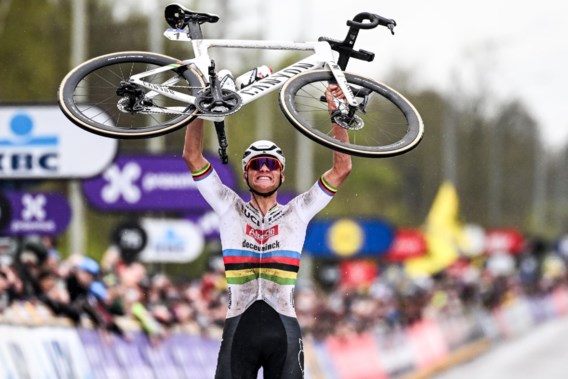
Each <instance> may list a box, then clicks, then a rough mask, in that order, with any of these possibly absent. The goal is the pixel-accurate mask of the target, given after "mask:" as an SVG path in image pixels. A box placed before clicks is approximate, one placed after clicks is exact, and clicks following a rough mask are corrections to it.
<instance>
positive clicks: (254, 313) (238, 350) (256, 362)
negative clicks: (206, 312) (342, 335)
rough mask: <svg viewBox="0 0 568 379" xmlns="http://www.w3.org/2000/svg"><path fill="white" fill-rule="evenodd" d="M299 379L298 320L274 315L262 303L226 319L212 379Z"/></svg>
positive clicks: (301, 367)
mask: <svg viewBox="0 0 568 379" xmlns="http://www.w3.org/2000/svg"><path fill="white" fill-rule="evenodd" d="M261 367H262V369H263V372H264V378H265V379H302V378H303V377H304V372H303V371H304V352H303V346H302V336H301V332H300V325H299V324H298V320H297V319H296V318H294V317H288V316H284V315H281V314H279V313H278V312H276V311H275V310H274V309H273V308H272V307H271V306H270V305H268V304H267V303H265V302H264V301H261V300H259V301H256V302H254V303H253V304H252V305H251V306H250V307H249V308H248V309H247V310H246V311H245V312H244V313H243V314H241V315H239V316H236V317H231V318H228V319H227V320H226V321H225V328H224V329H223V341H222V342H221V351H220V352H219V359H218V360H217V371H216V373H215V379H257V376H258V370H259V369H260V368H261Z"/></svg>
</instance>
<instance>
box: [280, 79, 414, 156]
mask: <svg viewBox="0 0 568 379" xmlns="http://www.w3.org/2000/svg"><path fill="white" fill-rule="evenodd" d="M345 77H346V80H347V83H348V84H349V86H350V88H351V89H352V91H353V93H354V95H355V97H356V99H357V100H359V101H362V100H363V98H362V95H361V94H362V93H364V92H365V91H367V92H368V91H370V92H369V93H370V95H369V96H368V98H367V100H368V102H367V106H366V108H365V112H362V110H361V109H358V110H357V112H356V115H357V116H359V117H361V119H362V120H363V121H364V123H365V126H364V127H363V128H362V129H361V130H350V131H349V141H350V142H349V143H343V142H341V141H338V140H336V139H335V138H334V137H333V136H331V120H330V116H329V113H328V110H327V102H326V101H324V100H323V99H322V98H321V96H323V95H324V92H325V89H326V88H327V86H328V85H329V84H330V83H333V82H334V81H335V80H334V76H333V74H332V72H331V71H330V70H326V69H321V70H313V71H307V72H304V73H301V74H299V75H296V76H294V77H293V78H292V79H290V80H289V81H287V82H286V83H285V84H284V86H283V87H282V90H281V91H280V96H279V105H280V108H281V110H282V112H283V113H284V115H285V116H286V118H287V119H288V120H289V121H290V122H291V123H292V125H293V126H294V127H295V128H296V129H297V130H298V131H300V132H301V133H302V134H304V135H305V136H307V137H308V138H310V139H311V140H313V141H315V142H317V143H319V144H321V145H323V146H326V147H328V148H331V149H333V150H336V151H339V152H343V153H346V154H350V155H355V156H361V157H368V158H382V157H391V156H395V155H400V154H403V153H406V152H408V151H410V150H412V149H413V148H415V147H416V146H417V145H418V143H419V142H420V141H421V139H422V136H423V134H424V124H423V122H422V118H421V117H420V114H419V113H418V111H417V110H416V108H415V107H414V106H413V105H412V104H411V103H410V102H409V101H408V100H407V99H405V98H404V97H403V96H402V95H401V94H399V93H398V92H396V91H395V90H394V89H392V88H390V87H388V86H386V85H384V84H382V83H379V82H377V81H375V80H372V79H369V78H366V77H364V76H361V75H356V74H351V73H345Z"/></svg>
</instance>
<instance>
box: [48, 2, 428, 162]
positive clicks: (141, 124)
mask: <svg viewBox="0 0 568 379" xmlns="http://www.w3.org/2000/svg"><path fill="white" fill-rule="evenodd" d="M165 19H166V22H167V23H168V25H169V26H170V28H169V29H167V30H166V31H165V32H164V35H165V37H166V38H168V39H170V40H172V41H179V42H186V43H191V44H192V47H193V52H194V55H195V56H194V57H193V58H189V59H185V60H180V59H176V58H172V57H168V56H165V55H161V54H156V53H151V52H142V51H127V52H119V53H113V54H107V55H103V56H100V57H96V58H93V59H91V60H89V61H87V62H85V63H83V64H81V65H79V66H77V67H75V68H74V69H73V70H71V71H70V72H69V73H68V74H67V76H65V78H64V79H63V81H62V83H61V85H60V88H59V93H58V103H59V106H60V108H61V110H62V111H63V113H64V114H65V115H66V116H67V117H68V118H69V119H70V120H71V121H72V122H73V123H74V124H76V125H78V126H79V127H81V128H83V129H85V130H87V131H90V132H92V133H96V134H99V135H103V136H106V137H111V138H121V139H128V138H147V137H153V136H158V135H162V134H165V133H169V132H172V131H174V130H176V129H178V128H181V127H183V126H185V125H187V124H188V123H189V122H191V121H192V120H193V119H194V118H196V117H199V118H204V119H208V120H211V121H214V124H215V128H216V131H217V135H218V140H219V146H220V150H219V154H220V155H221V158H222V160H223V161H224V162H226V161H227V159H228V158H227V154H226V149H227V146H228V143H227V138H226V135H225V131H224V119H225V117H226V116H229V115H231V114H233V113H235V112H238V111H239V110H240V109H241V107H243V106H245V105H247V104H249V103H251V102H253V101H255V100H257V99H259V98H261V97H263V96H265V95H267V94H269V93H271V92H273V91H275V90H280V93H279V97H278V99H279V107H280V109H281V111H282V112H283V114H284V115H285V116H286V118H287V119H288V121H289V122H290V123H291V124H292V126H294V127H295V128H296V129H297V130H298V131H300V132H301V133H302V134H304V135H305V136H306V137H308V138H310V139H312V140H313V141H315V142H317V143H319V144H321V145H323V146H326V147H328V148H331V149H334V150H336V151H340V152H344V153H347V154H351V155H357V156H363V157H375V158H380V157H389V156H394V155H399V154H403V153H405V152H407V151H410V150H412V149H413V148H414V147H416V146H417V145H418V143H419V142H420V140H421V138H422V135H423V133H424V125H423V122H422V119H421V117H420V115H419V113H418V111H417V110H416V109H415V107H414V106H413V105H412V104H411V103H410V102H409V101H408V100H407V99H406V98H404V97H403V96H402V95H401V94H400V93H398V92H397V91H396V90H394V89H392V88H390V87H388V86H387V85H385V84H382V83H380V82H378V81H375V80H373V79H371V78H368V77H365V76H362V75H358V74H355V73H350V72H346V71H345V69H346V67H347V65H348V62H349V60H350V59H358V60H362V61H366V62H372V61H373V60H374V58H375V55H374V53H372V52H370V51H366V50H362V49H355V48H354V46H355V42H356V40H357V36H358V33H359V32H360V31H361V30H370V29H374V28H376V27H378V26H383V27H385V28H387V29H388V30H389V31H390V32H391V33H392V34H394V28H395V26H396V23H395V21H394V20H392V19H388V18H384V17H381V16H379V15H376V14H372V13H368V12H362V13H359V14H357V15H356V16H355V17H354V18H353V19H352V20H348V21H347V26H348V27H349V28H348V32H347V34H346V36H345V38H344V39H343V40H335V39H332V38H328V37H320V38H319V39H318V40H317V41H311V42H286V41H270V40H231V39H206V38H204V37H203V34H202V30H201V25H202V24H204V23H216V22H218V21H219V20H220V18H219V16H217V15H214V14H210V13H202V12H194V11H192V10H189V9H187V8H185V7H183V6H182V5H179V4H170V5H168V6H167V7H166V8H165ZM213 47H215V48H221V49H222V48H231V49H234V48H241V49H252V50H254V49H270V50H285V51H308V52H310V54H309V55H308V56H307V57H304V58H302V59H300V60H298V61H297V62H294V63H292V64H290V65H288V66H287V67H284V68H282V69H280V70H277V71H275V72H273V73H271V74H270V75H267V76H266V77H263V78H261V79H260V80H258V81H256V82H254V83H253V84H251V85H249V86H247V87H245V88H240V89H238V88H231V87H230V86H223V85H222V83H221V80H220V78H219V73H220V72H221V71H222V70H218V69H217V67H216V66H217V65H216V62H215V61H213V60H212V59H211V57H210V55H209V49H211V48H213ZM253 66H254V65H253ZM256 66H258V65H256ZM330 84H336V85H338V86H339V87H340V88H341V90H342V92H343V93H344V95H345V100H337V109H336V111H335V112H334V114H333V115H332V118H333V121H334V122H336V123H337V124H338V125H340V126H341V127H343V128H345V129H346V130H348V132H349V133H350V142H340V141H337V140H336V139H334V138H333V137H332V136H331V135H330V129H329V124H330V123H329V115H328V113H327V103H326V101H325V99H324V98H322V95H321V94H322V93H323V92H324V91H325V88H327V87H328V86H329V85H330Z"/></svg>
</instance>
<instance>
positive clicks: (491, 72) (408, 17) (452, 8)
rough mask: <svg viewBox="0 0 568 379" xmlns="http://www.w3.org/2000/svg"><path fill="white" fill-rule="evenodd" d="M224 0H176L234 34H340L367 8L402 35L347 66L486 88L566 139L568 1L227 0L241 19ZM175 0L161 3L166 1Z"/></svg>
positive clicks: (375, 42) (448, 89)
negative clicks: (518, 103) (367, 59)
mask: <svg viewBox="0 0 568 379" xmlns="http://www.w3.org/2000/svg"><path fill="white" fill-rule="evenodd" d="M220 1H226V0H206V1H205V0H200V1H198V2H196V1H183V0H178V2H179V3H180V4H183V5H186V6H187V7H189V8H194V7H195V4H199V5H198V6H199V8H200V9H199V10H201V11H206V12H214V13H218V14H219V16H220V17H221V21H220V22H223V23H228V25H226V26H229V30H235V35H236V36H240V35H242V33H243V31H254V30H255V29H256V28H259V29H256V30H261V31H263V34H264V37H263V38H271V39H276V40H300V39H310V40H311V39H317V37H319V36H320V35H325V36H330V37H334V38H337V39H342V38H343V37H344V36H345V33H346V31H347V27H346V26H345V21H346V20H347V19H348V18H349V19H351V18H352V17H353V16H354V15H355V14H357V13H359V12H362V11H366V12H371V13H377V14H380V15H382V16H385V17H388V18H393V19H395V20H396V21H397V24H398V26H397V27H396V29H395V31H396V34H395V36H391V35H390V34H389V33H388V31H387V30H386V29H383V30H378V29H375V30H371V31H362V32H361V33H360V38H359V39H358V41H357V45H356V47H359V48H363V49H365V50H370V51H373V52H375V54H376V59H375V61H374V62H372V63H370V64H368V63H365V64H363V63H361V64H358V63H353V64H352V63H350V66H349V69H351V70H352V71H357V72H361V73H367V72H368V73H369V74H372V75H373V76H374V77H375V79H378V80H379V81H381V77H380V76H381V75H386V74H387V73H388V72H390V71H392V69H393V68H394V67H400V68H402V69H404V70H407V71H410V72H411V73H412V77H413V80H414V83H415V84H416V85H418V86H424V87H426V86H428V87H435V88H438V89H440V90H442V91H444V92H445V93H451V94H455V96H459V90H460V88H465V89H466V91H467V92H468V93H479V91H481V90H482V89H483V91H488V93H491V96H492V97H493V98H495V99H498V100H499V101H506V100H507V99H510V98H512V97H517V98H520V99H521V100H522V101H523V102H524V103H525V104H526V105H527V107H528V108H529V110H530V112H531V114H532V115H533V116H534V117H535V118H536V120H537V122H538V123H539V125H540V126H541V127H542V132H543V138H544V140H545V141H546V142H548V143H549V144H550V145H551V146H553V147H555V146H559V145H560V144H561V143H566V142H567V141H568V116H567V114H566V112H564V109H566V108H568V104H566V101H567V100H568V94H567V90H566V89H567V87H568V74H567V73H566V72H567V68H568V43H567V41H566V40H567V36H568V21H567V19H566V18H567V14H568V2H563V1H560V0H540V1H538V2H535V1H530V2H529V1H526V0H522V1H512V0H506V1H505V0H477V1H475V2H463V1H455V0H428V1H425V0H404V1H393V0H390V1H385V0H347V1H346V0H343V1H339V0H325V1H324V0H287V1H266V0H239V1H232V2H230V3H229V4H230V6H231V9H232V10H233V11H235V12H237V15H238V16H239V17H235V18H233V19H231V20H227V19H224V18H223V14H220V13H219V10H220V7H219V2H220ZM136 3H137V4H140V2H136ZM144 3H145V6H148V3H150V1H148V0H147V1H145V2H144ZM168 3H169V2H167V1H162V0H160V6H163V4H168ZM123 4H124V3H123ZM195 10H197V9H195ZM259 15H262V17H261V18H259ZM159 17H162V11H161V10H160V13H159ZM259 19H262V20H264V22H263V23H258V20H259ZM215 27H216V25H215V26H213V25H210V26H208V27H207V29H204V30H205V31H207V30H214V28H215ZM210 28H213V29H210Z"/></svg>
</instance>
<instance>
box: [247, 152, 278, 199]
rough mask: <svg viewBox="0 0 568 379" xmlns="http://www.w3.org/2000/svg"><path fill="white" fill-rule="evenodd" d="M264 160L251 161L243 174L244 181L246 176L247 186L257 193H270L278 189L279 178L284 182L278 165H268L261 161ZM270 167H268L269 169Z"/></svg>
mask: <svg viewBox="0 0 568 379" xmlns="http://www.w3.org/2000/svg"><path fill="white" fill-rule="evenodd" d="M263 159H264V158H258V159H256V160H253V161H251V164H249V165H248V166H247V170H246V172H245V173H244V174H243V175H244V179H245V181H246V180H247V176H248V183H249V185H250V186H251V187H252V188H253V189H254V190H256V191H258V192H261V193H263V192H270V191H273V190H275V189H277V188H278V186H279V185H280V178H282V181H284V173H283V172H282V169H281V165H280V163H279V162H278V161H277V160H275V159H273V161H276V162H277V163H278V164H270V163H269V162H265V161H263ZM269 166H270V167H269Z"/></svg>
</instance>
